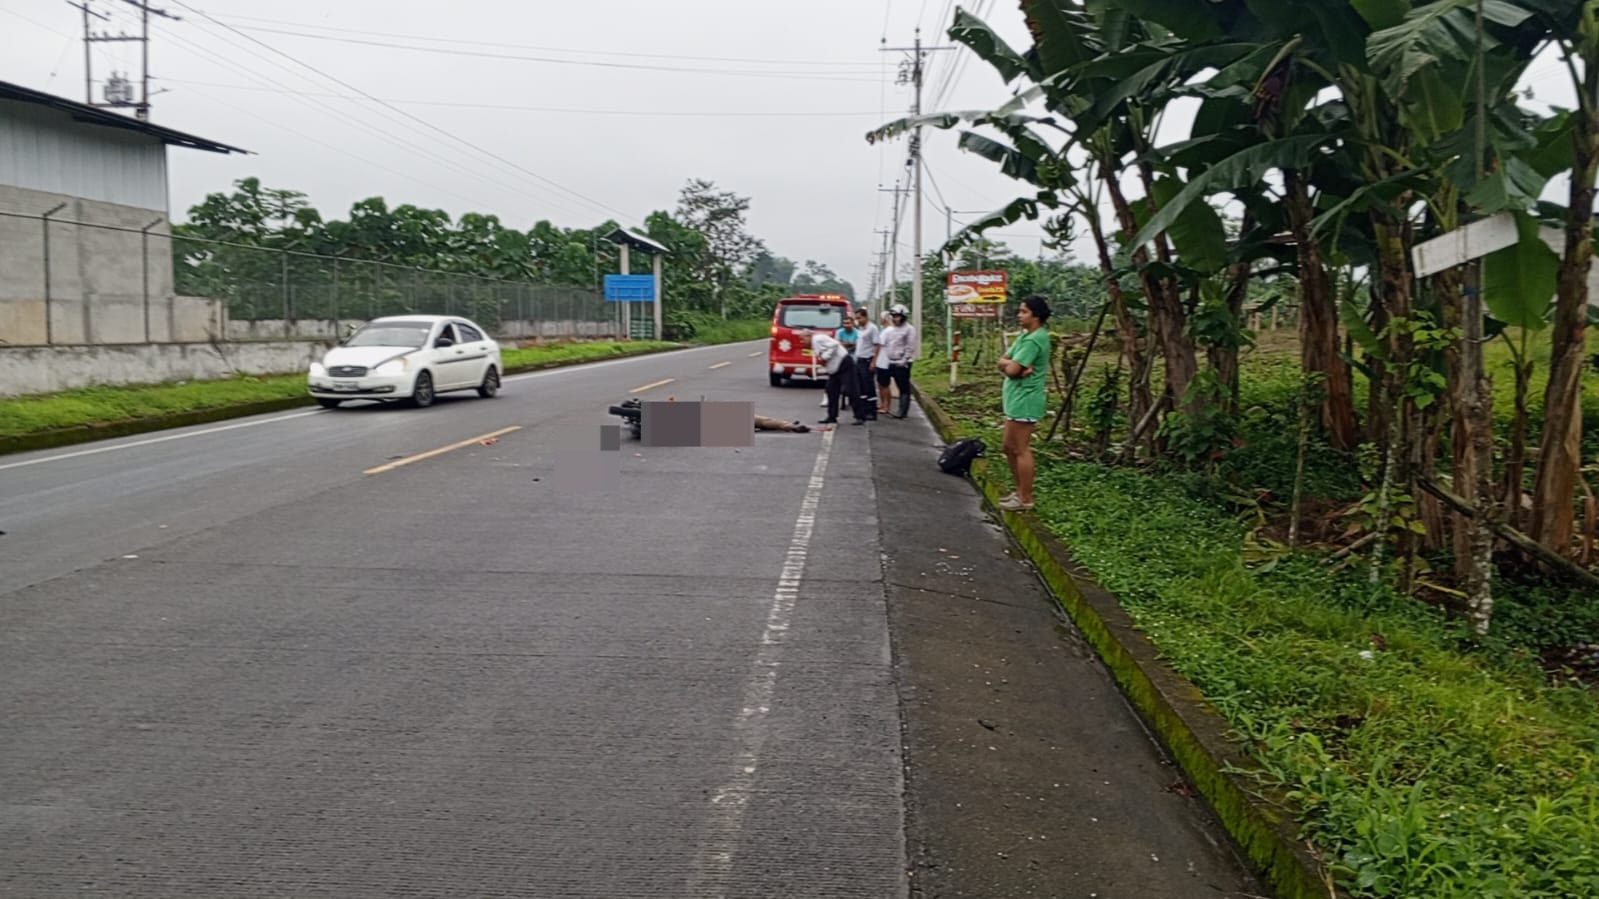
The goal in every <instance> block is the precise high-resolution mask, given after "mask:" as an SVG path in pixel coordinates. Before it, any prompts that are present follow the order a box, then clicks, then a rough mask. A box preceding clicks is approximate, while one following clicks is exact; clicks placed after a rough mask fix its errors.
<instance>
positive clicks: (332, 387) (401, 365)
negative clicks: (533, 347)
mask: <svg viewBox="0 0 1599 899" xmlns="http://www.w3.org/2000/svg"><path fill="white" fill-rule="evenodd" d="M502 369H503V366H502V365H501V362H500V345H499V344H498V343H497V342H495V340H494V339H493V338H492V337H489V336H488V333H487V332H485V331H484V330H483V329H482V328H481V327H479V326H478V325H477V324H476V323H474V322H472V321H470V320H469V319H465V318H461V317H460V316H455V315H395V316H389V317H387V318H377V319H373V320H372V321H369V322H367V323H366V324H365V325H362V326H361V328H360V329H359V330H357V331H356V332H355V333H354V334H351V335H350V336H349V337H346V338H345V339H344V340H341V341H339V345H338V346H336V347H334V348H333V349H331V350H329V351H328V353H327V355H326V356H324V357H323V358H322V361H321V362H313V363H311V373H310V376H309V378H308V380H309V386H310V391H311V396H313V397H315V398H316V401H317V402H318V403H320V404H322V405H323V406H324V407H326V408H329V409H333V408H336V407H337V406H338V405H339V404H340V403H342V402H344V401H345V400H354V399H363V400H390V401H392V400H405V401H408V402H410V403H411V404H412V405H414V406H431V405H433V399H434V397H436V396H438V395H439V394H441V393H446V392H448V391H451V390H476V391H477V393H478V396H481V397H491V396H494V395H495V394H496V393H498V392H499V390H500V372H501V370H502Z"/></svg>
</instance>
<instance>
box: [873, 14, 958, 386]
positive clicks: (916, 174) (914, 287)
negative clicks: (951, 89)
mask: <svg viewBox="0 0 1599 899" xmlns="http://www.w3.org/2000/svg"><path fill="white" fill-rule="evenodd" d="M883 49H885V50H890V49H892V50H897V51H899V52H906V51H909V52H910V54H911V58H910V61H909V65H908V66H906V65H904V64H902V65H901V68H900V75H899V83H901V84H905V83H907V82H909V83H910V85H911V87H912V88H913V89H914V91H915V100H914V101H913V102H912V105H911V114H912V115H914V116H920V115H921V114H922V82H923V80H924V79H923V77H922V76H923V75H924V74H925V72H926V68H925V66H924V65H923V63H924V62H925V61H926V59H927V54H928V53H929V52H931V51H933V50H952V49H954V48H953V47H924V46H922V30H921V29H920V28H918V29H916V40H915V42H914V44H913V45H912V46H910V47H893V48H889V47H885V48H883ZM910 164H911V166H912V167H913V171H912V173H911V177H912V181H913V183H914V187H913V188H912V189H911V192H912V193H913V194H914V195H915V199H914V200H913V201H912V202H914V203H915V204H916V208H915V209H914V210H912V213H913V219H914V224H913V226H912V227H913V228H914V229H915V234H914V235H912V244H911V248H912V253H913V254H914V255H915V257H916V258H915V261H914V262H913V264H912V265H913V267H912V275H911V277H912V279H913V280H912V281H911V325H912V326H913V327H915V328H916V336H917V338H918V340H920V338H921V335H922V126H921V125H919V124H918V125H917V126H916V128H915V129H914V130H913V131H912V132H911V153H910ZM920 355H921V348H920V347H919V346H918V347H917V348H916V356H917V357H920Z"/></svg>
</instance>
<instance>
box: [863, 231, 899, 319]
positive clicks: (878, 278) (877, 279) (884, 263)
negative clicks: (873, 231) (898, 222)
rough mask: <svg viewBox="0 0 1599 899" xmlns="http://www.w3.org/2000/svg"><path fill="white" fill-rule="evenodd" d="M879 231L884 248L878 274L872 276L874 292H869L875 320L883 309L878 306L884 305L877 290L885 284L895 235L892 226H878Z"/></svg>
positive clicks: (880, 257) (880, 253)
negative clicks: (891, 238) (878, 298)
mask: <svg viewBox="0 0 1599 899" xmlns="http://www.w3.org/2000/svg"><path fill="white" fill-rule="evenodd" d="M877 233H878V234H881V235H883V249H882V251H881V252H879V253H878V254H877V274H876V275H875V276H874V277H873V278H872V292H871V293H870V294H869V296H871V297H872V304H871V305H872V309H871V313H872V316H873V318H872V320H873V321H876V320H877V319H876V316H877V314H878V313H879V312H881V311H882V310H881V309H878V308H877V307H878V306H880V305H882V304H881V303H878V302H877V296H878V293H877V292H878V290H879V289H880V288H881V287H882V286H883V280H884V279H883V273H884V271H885V270H886V269H887V268H888V241H889V237H890V236H891V235H893V233H894V231H893V229H891V228H878V229H877Z"/></svg>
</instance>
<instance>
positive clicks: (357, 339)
mask: <svg viewBox="0 0 1599 899" xmlns="http://www.w3.org/2000/svg"><path fill="white" fill-rule="evenodd" d="M431 330H433V325H431V324H429V323H428V322H382V323H377V324H370V325H367V326H366V327H364V328H362V329H361V330H359V331H357V332H355V333H354V334H352V335H351V336H350V339H349V340H347V341H345V343H344V345H345V346H405V347H420V346H422V344H424V343H426V342H427V339H428V332H429V331H431Z"/></svg>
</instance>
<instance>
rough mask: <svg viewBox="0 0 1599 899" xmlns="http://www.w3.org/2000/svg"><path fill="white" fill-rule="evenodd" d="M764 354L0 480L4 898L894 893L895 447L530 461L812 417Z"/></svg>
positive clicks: (783, 440) (195, 433)
mask: <svg viewBox="0 0 1599 899" xmlns="http://www.w3.org/2000/svg"><path fill="white" fill-rule="evenodd" d="M760 355H762V345H761V344H758V343H757V344H748V345H737V346H730V347H729V346H724V347H710V348H704V349H696V350H689V351H684V352H679V353H671V354H665V355H657V356H646V357H640V358H635V359H626V360H617V361H613V362H607V363H600V364H597V365H590V366H583V367H576V368H567V369H557V370H553V371H548V372H541V373H536V374H531V375H523V376H519V377H515V378H510V379H507V383H506V385H505V390H504V392H503V393H502V394H501V395H500V396H499V397H498V398H496V399H493V400H481V399H478V398H476V396H475V395H472V394H457V395H448V396H445V397H441V399H440V401H439V403H438V404H437V405H436V406H434V407H433V408H430V409H426V410H412V409H404V408H377V407H365V406H360V405H358V406H355V407H352V408H348V409H343V410H338V411H322V410H317V411H307V412H298V413H290V414H283V415H276V416H267V417H262V418H258V419H246V420H241V421H238V422H233V423H229V424H224V425H212V426H205V427H198V428H190V429H185V430H182V431H175V432H169V433H163V434H158V435H152V436H146V437H139V438H129V439H125V440H117V441H110V442H106V443H101V444H90V445H88V446H85V447H82V448H74V449H70V450H57V451H48V452H42V453H34V454H27V455H16V456H4V457H0V530H4V531H5V532H6V534H5V535H4V536H0V722H3V727H0V895H4V896H24V897H53V896H161V897H220V896H228V897H232V896H330V897H331V896H337V897H358V896H395V895H416V896H483V897H488V896H549V897H567V896H571V897H615V899H623V897H635V896H637V897H643V896H650V897H660V896H686V897H696V899H699V897H734V896H738V897H746V896H749V897H753V896H772V897H812V896H814V897H824V896H825V897H873V899H883V897H896V896H905V895H907V894H908V893H909V891H910V890H911V889H912V887H911V884H910V881H912V880H913V879H914V875H912V874H908V871H907V856H908V849H907V829H906V812H905V809H906V806H907V801H908V800H907V797H906V793H905V790H906V787H905V767H904V760H903V759H902V757H901V746H902V742H903V740H904V737H903V736H902V728H903V727H904V726H905V725H904V720H903V719H902V714H901V709H902V701H901V697H900V696H899V695H898V694H897V688H896V667H895V664H894V663H895V661H896V659H895V650H894V647H893V645H892V643H893V639H892V638H891V631H890V627H889V621H890V610H889V602H890V599H889V596H890V592H891V591H889V590H887V589H886V588H885V580H884V565H885V555H884V553H885V548H886V546H887V544H885V543H884V542H883V539H882V537H881V533H880V519H881V517H882V516H881V513H882V505H881V504H882V503H884V502H887V501H888V500H886V499H885V498H884V496H883V495H882V494H881V491H880V488H879V485H880V483H881V481H882V479H883V473H882V472H879V471H875V470H874V465H873V453H872V448H871V441H872V440H873V439H874V438H872V437H871V435H870V434H869V433H868V432H869V431H871V430H872V429H873V428H886V427H895V426H899V427H906V426H908V425H910V424H913V423H902V422H887V421H884V422H879V423H877V424H876V425H873V426H872V428H851V427H848V426H846V427H844V428H843V429H841V430H839V431H836V432H822V433H812V434H783V433H762V434H756V435H754V436H753V440H754V442H755V445H754V446H753V447H749V448H742V449H731V448H721V449H710V448H700V449H660V448H653V449H651V448H641V447H640V446H639V445H638V444H637V443H634V442H631V441H624V443H623V448H622V451H621V452H620V453H613V454H605V455H604V456H603V457H602V456H601V455H600V454H599V453H598V452H597V451H596V452H594V454H593V456H594V458H595V459H601V458H603V459H604V460H605V461H606V462H607V463H608V464H609V465H610V466H611V468H612V470H613V473H614V474H613V478H612V480H613V482H614V483H612V484H611V485H610V489H607V490H593V489H589V488H588V487H586V486H574V484H575V483H576V482H575V481H574V480H573V479H572V478H571V477H570V474H571V469H570V468H565V469H563V468H562V467H561V466H562V465H564V464H567V463H563V462H560V461H559V460H560V459H562V458H566V457H563V456H562V452H563V451H564V450H567V449H569V448H570V447H571V446H573V445H574V444H575V443H584V444H587V445H590V446H593V445H596V444H597V439H598V429H599V427H600V426H601V425H606V424H615V423H617V419H615V418H614V417H612V416H610V415H609V414H608V412H607V407H608V406H609V405H610V404H612V403H615V402H617V401H619V400H621V399H623V398H625V397H627V396H629V395H634V396H640V397H643V398H647V399H664V398H666V397H667V396H675V397H676V398H677V399H678V400H680V401H681V400H694V399H700V398H702V397H703V398H704V399H708V400H747V399H753V400H755V401H756V403H757V405H756V408H757V411H759V412H760V413H762V414H767V415H774V416H777V417H782V418H789V419H800V420H804V421H815V419H817V418H819V417H820V412H821V410H819V409H818V408H817V406H816V403H817V400H818V398H819V392H817V391H811V390H802V389H788V390H773V389H771V388H769V387H768V386H767V385H766V383H765V379H764V377H763V376H762V366H761V362H760V360H759V358H756V357H758V356H760ZM724 363H725V364H724ZM905 433H909V432H908V431H906V432H905ZM485 435H498V436H497V437H496V438H494V439H491V440H487V441H483V440H481V439H480V438H483V437H485ZM446 448H449V449H446ZM954 483H958V482H954ZM968 511H969V510H968ZM904 533H905V531H903V530H902V531H901V532H900V536H899V537H897V538H896V539H904V537H903V534H904ZM988 539H989V540H990V541H991V542H992V543H993V547H992V548H993V550H994V551H995V552H1000V551H1002V550H1001V549H999V548H1000V547H1002V545H1003V543H1002V541H1000V540H999V539H998V537H997V536H995V535H993V534H990V535H989V537H988ZM974 551H978V550H976V549H974ZM1020 576H1022V577H1025V573H1023V574H1022V575H1020ZM918 670H920V669H918ZM1127 714H1130V713H1127ZM1128 727H1129V728H1130V729H1132V730H1136V724H1131V725H1128ZM1145 752H1146V754H1151V755H1152V753H1153V750H1152V749H1150V748H1149V747H1146V748H1145ZM912 755H913V756H914V755H915V753H914V752H912ZM961 776H962V775H961V774H959V773H958V772H956V773H953V774H951V775H950V777H951V778H954V779H956V780H958V779H959V778H960V777H961ZM1162 776H1165V775H1164V774H1163V775H1162ZM949 786H950V784H945V787H946V788H947V787H949ZM926 808H927V809H928V810H929V813H932V812H934V811H936V809H937V808H938V804H937V803H928V804H926ZM993 813H994V814H1002V812H1001V811H1000V810H998V809H996V810H994V811H993ZM952 814H958V813H952ZM1194 821H1195V822H1198V823H1196V824H1194V825H1193V826H1192V827H1188V828H1186V829H1185V830H1184V832H1186V831H1187V830H1199V831H1202V830H1204V828H1205V827H1206V826H1208V825H1206V824H1205V823H1204V819H1203V815H1202V814H1201V815H1200V816H1199V817H1195V818H1194ZM957 823H958V822H954V821H949V822H946V824H948V825H950V827H949V829H950V832H951V833H952V834H955V836H952V837H949V839H957V840H958V839H960V837H959V833H960V827H958V826H955V825H956V824H957ZM1029 826H1031V825H1029ZM1061 838H1062V839H1069V838H1070V837H1069V835H1068V834H1065V833H1063V835H1062V837H1061ZM1200 842H1201V843H1202V842H1204V841H1203V840H1201V841H1200ZM1196 852H1198V853H1199V854H1202V855H1207V854H1208V856H1215V857H1217V858H1220V856H1219V855H1218V853H1217V852H1216V851H1215V848H1214V845H1211V846H1209V847H1208V848H1205V849H1204V850H1203V851H1200V850H1196ZM1223 855H1224V853H1223ZM1217 863H1218V864H1222V865H1223V866H1225V864H1226V860H1225V859H1224V858H1223V859H1221V860H1220V861H1218V862H1217ZM1223 879H1225V878H1223ZM1029 894H1031V893H1029ZM1071 894H1072V895H1079V894H1081V895H1087V893H1079V892H1078V890H1077V889H1076V884H1074V885H1073V888H1072V890H1071ZM1160 894H1161V893H1160V892H1159V891H1158V890H1157V891H1156V892H1145V893H1144V895H1160ZM996 895H998V894H996ZM1062 895H1065V893H1062ZM1100 895H1102V896H1106V897H1108V896H1110V895H1112V894H1111V893H1101V894H1100ZM1169 895H1173V896H1180V895H1186V894H1185V893H1182V892H1172V893H1169Z"/></svg>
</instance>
